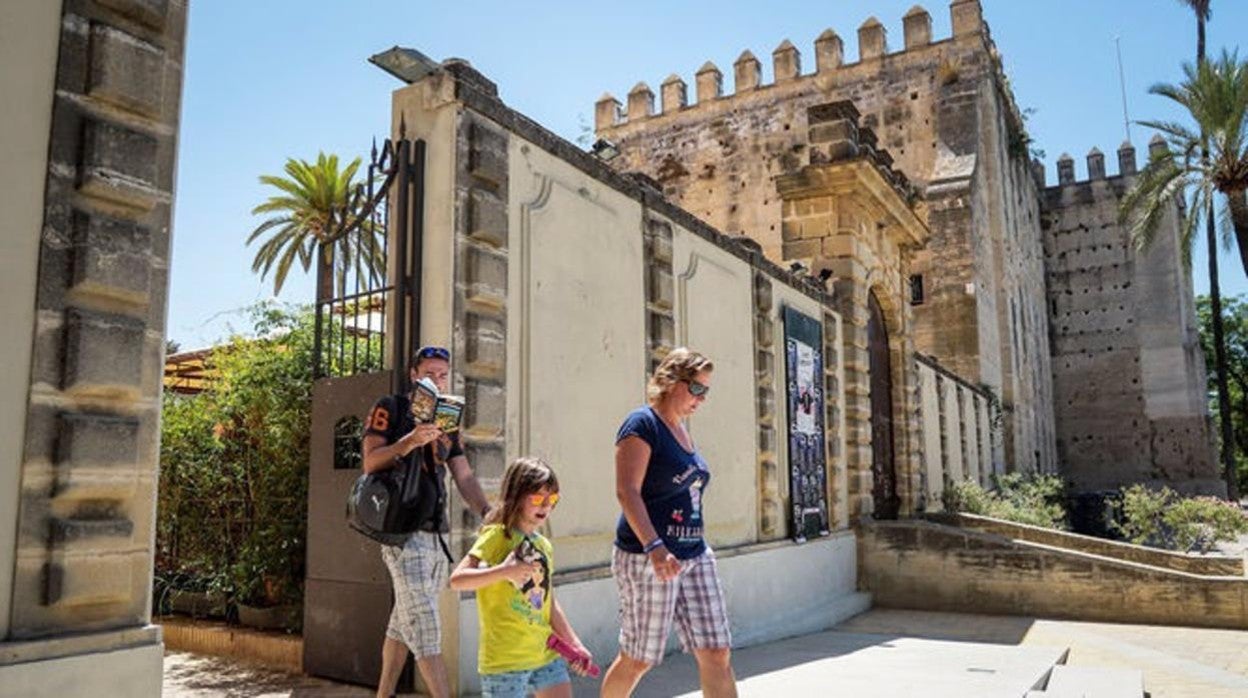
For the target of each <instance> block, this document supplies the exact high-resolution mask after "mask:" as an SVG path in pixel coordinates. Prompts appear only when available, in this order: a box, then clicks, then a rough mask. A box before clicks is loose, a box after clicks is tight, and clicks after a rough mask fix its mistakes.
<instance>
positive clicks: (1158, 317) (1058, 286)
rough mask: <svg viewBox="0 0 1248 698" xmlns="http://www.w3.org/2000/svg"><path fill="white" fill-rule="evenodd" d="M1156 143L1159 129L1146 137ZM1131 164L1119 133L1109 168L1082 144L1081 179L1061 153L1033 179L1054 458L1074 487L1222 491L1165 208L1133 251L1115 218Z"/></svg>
mask: <svg viewBox="0 0 1248 698" xmlns="http://www.w3.org/2000/svg"><path fill="white" fill-rule="evenodd" d="M1165 148H1166V144H1165V141H1164V140H1163V139H1162V138H1161V136H1154V137H1153V140H1152V142H1151V143H1150V144H1149V149H1150V152H1151V151H1152V150H1154V149H1160V150H1161V152H1163V153H1164V152H1165ZM1036 167H1037V177H1038V178H1039V181H1040V182H1041V184H1043V177H1044V173H1043V169H1042V168H1041V167H1040V166H1039V163H1036ZM1135 174H1136V154H1135V149H1134V148H1133V147H1132V146H1131V144H1130V143H1123V144H1122V146H1121V147H1120V148H1119V149H1118V175H1117V176H1113V177H1107V176H1106V172H1105V156H1104V155H1103V154H1102V153H1101V151H1100V150H1098V149H1096V148H1093V149H1092V151H1091V152H1089V153H1088V156H1087V179H1086V180H1082V181H1076V179H1075V162H1074V160H1073V159H1072V158H1071V157H1070V156H1069V155H1062V157H1061V158H1059V159H1058V161H1057V175H1058V183H1057V185H1056V186H1053V187H1049V188H1046V189H1044V193H1043V201H1042V210H1043V214H1042V215H1043V221H1042V227H1043V229H1044V249H1045V260H1046V262H1045V266H1046V268H1047V271H1048V293H1049V296H1048V298H1049V303H1048V306H1049V325H1050V329H1049V335H1050V337H1052V355H1053V393H1054V408H1055V412H1056V414H1057V452H1058V460H1059V462H1060V463H1061V464H1062V473H1063V474H1064V475H1065V476H1066V477H1068V478H1070V479H1071V480H1072V481H1073V482H1074V483H1075V486H1076V488H1077V489H1080V490H1099V489H1108V488H1114V487H1117V486H1118V485H1119V484H1120V483H1123V482H1146V483H1150V484H1155V485H1161V484H1166V485H1169V486H1171V487H1175V488H1177V489H1180V490H1182V491H1186V492H1195V493H1211V492H1217V493H1224V490H1223V483H1222V480H1221V479H1220V478H1219V475H1218V465H1217V463H1216V461H1215V459H1214V455H1213V450H1212V449H1211V448H1210V446H1209V444H1210V440H1209V439H1210V429H1209V426H1208V422H1209V419H1208V415H1207V403H1206V398H1205V365H1204V355H1203V354H1202V353H1201V350H1200V344H1199V337H1198V336H1197V329H1196V319H1195V314H1196V313H1195V301H1194V299H1193V297H1192V284H1191V279H1190V278H1189V276H1188V272H1187V270H1186V269H1185V268H1184V266H1183V262H1182V253H1181V249H1180V246H1179V235H1178V218H1177V208H1176V211H1175V213H1174V214H1172V215H1171V217H1170V220H1169V221H1167V224H1166V225H1164V226H1163V228H1162V229H1161V230H1160V231H1159V232H1158V235H1157V238H1156V239H1155V240H1154V242H1153V244H1152V246H1151V247H1150V248H1149V249H1148V250H1147V251H1145V252H1139V251H1137V250H1136V249H1135V248H1134V247H1133V246H1132V245H1131V244H1130V241H1129V240H1128V237H1127V232H1126V230H1124V229H1123V227H1122V226H1120V225H1119V224H1118V204H1119V201H1120V200H1121V199H1122V197H1123V195H1124V194H1125V193H1126V192H1127V191H1128V189H1129V188H1130V186H1131V183H1132V180H1133V178H1134V175H1135Z"/></svg>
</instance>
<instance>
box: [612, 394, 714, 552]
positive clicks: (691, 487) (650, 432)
mask: <svg viewBox="0 0 1248 698" xmlns="http://www.w3.org/2000/svg"><path fill="white" fill-rule="evenodd" d="M630 436H636V437H637V438H639V439H641V440H642V441H645V442H646V443H647V444H648V445H649V446H650V462H649V464H647V466H646V476H645V479H643V480H642V483H641V499H642V501H643V502H645V504H646V513H647V514H649V515H650V523H651V524H653V525H654V529H655V531H656V532H658V534H659V537H660V538H662V539H663V544H664V545H666V546H667V549H668V550H669V551H670V552H671V553H672V555H674V556H676V558H677V559H679V560H689V559H692V558H695V557H697V556H699V555H701V554H702V552H703V551H705V550H706V542H705V541H704V540H703V539H702V493H703V492H705V491H706V485H707V483H709V482H710V480H711V472H710V470H708V469H707V466H706V461H704V460H702V456H700V455H698V452H697V450H694V451H692V452H690V451H686V450H685V447H684V446H681V445H680V442H679V441H677V440H676V436H675V435H673V434H672V432H671V430H670V429H668V428H667V425H666V424H664V423H663V420H662V419H660V418H659V415H657V414H655V412H654V409H653V408H651V407H640V408H638V409H635V410H633V411H632V412H630V413H629V415H628V418H626V419H625V420H624V424H623V426H621V427H620V431H619V432H618V433H617V434H616V435H615V442H616V443H617V444H618V443H620V442H621V441H623V440H624V439H626V438H628V437H630ZM646 542H649V541H639V540H637V534H636V533H635V532H634V531H633V527H632V526H629V525H628V519H627V518H626V517H625V516H624V514H623V513H621V514H620V521H619V524H617V526H616V529H615V545H616V547H617V548H619V549H620V550H623V551H624V552H626V553H640V552H641V551H642V547H643V545H644V543H646Z"/></svg>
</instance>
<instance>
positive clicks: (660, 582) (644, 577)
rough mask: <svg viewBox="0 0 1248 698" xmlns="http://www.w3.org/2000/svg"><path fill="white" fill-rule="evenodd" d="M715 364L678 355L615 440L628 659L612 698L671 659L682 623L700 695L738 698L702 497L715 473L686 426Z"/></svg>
mask: <svg viewBox="0 0 1248 698" xmlns="http://www.w3.org/2000/svg"><path fill="white" fill-rule="evenodd" d="M713 369H714V365H713V364H712V363H711V360H710V359H708V358H706V357H705V356H703V355H702V354H699V353H697V352H695V351H691V350H689V349H686V348H680V349H675V350H673V351H672V352H671V353H670V354H668V355H667V357H666V358H664V359H663V361H662V362H661V363H660V364H659V366H658V368H656V369H655V370H654V375H652V376H651V377H650V383H649V385H648V386H647V388H646V394H647V398H648V402H649V404H648V405H646V406H645V407H640V408H638V409H636V410H633V411H632V412H631V413H629V415H628V417H627V418H626V419H625V420H624V424H623V425H622V426H621V427H620V430H619V432H618V433H617V434H616V438H615V483H616V484H615V489H616V496H617V497H618V498H619V501H620V507H621V508H622V509H623V512H622V514H621V515H620V520H619V524H618V525H617V527H616V537H615V550H614V554H613V557H612V560H611V572H612V574H613V575H614V576H615V582H616V586H617V588H618V589H619V594H620V654H619V656H617V657H616V658H615V661H614V662H613V663H612V664H611V668H610V669H608V670H607V673H606V676H605V677H604V678H603V682H602V695H603V696H604V697H605V698H622V697H624V696H629V695H632V692H633V689H634V688H636V686H637V682H638V681H639V680H640V679H641V677H642V675H644V674H645V673H646V672H647V671H649V670H650V669H651V668H652V667H654V666H656V665H658V664H659V662H661V661H663V649H664V647H665V646H666V645H667V638H668V636H669V635H670V634H671V630H672V625H673V623H675V624H676V627H677V633H678V635H679V637H680V643H681V646H682V648H683V649H684V650H685V651H686V652H692V653H693V656H694V659H695V660H697V663H698V676H699V679H700V680H701V683H702V693H703V695H706V696H708V697H709V698H722V697H735V696H736V695H737V689H736V679H735V677H734V676H733V673H732V664H731V662H730V653H731V650H730V648H731V647H732V635H731V633H730V632H729V628H728V613H727V607H726V605H725V604H724V591H723V587H722V585H721V584H720V581H719V571H718V568H717V567H716V564H715V555H714V553H713V552H712V551H711V549H710V547H708V546H707V545H706V541H705V540H703V537H702V531H703V522H702V495H703V493H704V492H705V491H706V487H707V484H708V483H709V481H710V478H711V473H710V470H709V468H708V467H707V464H706V461H704V460H703V459H702V456H701V455H699V454H698V451H697V449H696V448H695V446H694V443H693V440H692V439H691V438H690V436H689V432H688V430H686V428H685V425H684V420H685V419H687V418H688V417H689V416H690V415H692V414H693V413H694V412H696V411H697V409H698V407H699V406H700V405H701V404H702V403H703V402H704V401H705V400H706V398H707V394H708V393H709V392H710V389H711V372H712V370H713Z"/></svg>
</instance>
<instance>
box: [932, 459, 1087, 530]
mask: <svg viewBox="0 0 1248 698" xmlns="http://www.w3.org/2000/svg"><path fill="white" fill-rule="evenodd" d="M992 482H993V486H994V487H993V489H991V490H989V489H985V488H983V487H981V486H980V485H979V483H977V482H975V481H973V480H966V481H963V482H959V483H954V484H953V485H951V486H949V487H947V488H945V509H946V510H948V511H959V512H963V513H966V514H975V515H978V516H989V517H992V518H994V519H1004V520H1006V521H1013V522H1015V523H1021V524H1028V525H1031V526H1042V527H1044V528H1055V529H1059V530H1065V529H1066V527H1067V526H1066V509H1065V507H1064V506H1063V502H1064V501H1065V491H1066V485H1065V483H1063V482H1062V480H1061V479H1060V478H1058V477H1055V476H1053V475H1023V474H1021V473H1007V474H1004V475H993V476H992Z"/></svg>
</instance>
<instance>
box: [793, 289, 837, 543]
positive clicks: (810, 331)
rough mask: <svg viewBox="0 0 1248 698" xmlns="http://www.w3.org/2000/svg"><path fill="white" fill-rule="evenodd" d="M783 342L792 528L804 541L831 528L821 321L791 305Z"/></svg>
mask: <svg viewBox="0 0 1248 698" xmlns="http://www.w3.org/2000/svg"><path fill="white" fill-rule="evenodd" d="M784 345H785V385H786V392H787V393H788V394H787V395H786V402H787V404H788V413H789V419H788V430H789V435H788V441H789V493H790V495H791V497H792V506H791V512H792V527H791V529H790V530H791V531H792V532H793V538H794V540H796V541H798V542H799V543H800V542H802V541H805V540H806V539H808V538H812V537H817V536H826V535H828V531H829V524H828V476H827V472H828V470H827V449H826V447H825V436H824V428H823V423H824V394H823V325H822V324H821V323H820V322H819V321H818V320H816V319H814V318H812V317H810V316H808V315H804V314H802V313H800V312H798V311H796V310H794V309H793V308H785V309H784Z"/></svg>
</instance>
